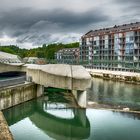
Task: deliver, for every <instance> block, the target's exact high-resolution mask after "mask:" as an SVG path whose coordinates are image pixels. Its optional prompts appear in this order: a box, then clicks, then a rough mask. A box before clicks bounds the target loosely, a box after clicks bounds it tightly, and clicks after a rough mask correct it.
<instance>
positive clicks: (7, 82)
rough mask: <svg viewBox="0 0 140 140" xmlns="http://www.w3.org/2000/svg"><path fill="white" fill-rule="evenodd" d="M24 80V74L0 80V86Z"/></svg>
mask: <svg viewBox="0 0 140 140" xmlns="http://www.w3.org/2000/svg"><path fill="white" fill-rule="evenodd" d="M25 81H26V76H21V77H14V78H9V79H4V80H0V88H2V87H7V86H13V85H17V84H22V83H24V82H25Z"/></svg>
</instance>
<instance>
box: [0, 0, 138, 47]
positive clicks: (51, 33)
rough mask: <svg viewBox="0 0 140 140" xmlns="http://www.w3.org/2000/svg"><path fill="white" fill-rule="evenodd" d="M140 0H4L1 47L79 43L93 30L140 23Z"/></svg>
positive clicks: (0, 2)
mask: <svg viewBox="0 0 140 140" xmlns="http://www.w3.org/2000/svg"><path fill="white" fill-rule="evenodd" d="M139 7H140V0H0V44H1V45H8V44H14V45H18V46H20V47H25V48H32V47H37V46H41V44H44V43H47V44H49V43H56V42H63V43H69V42H74V41H78V40H79V39H80V36H81V35H83V34H84V33H86V32H88V31H89V30H91V29H98V28H104V27H109V26H114V25H115V24H124V23H130V22H139V21H140V8H139Z"/></svg>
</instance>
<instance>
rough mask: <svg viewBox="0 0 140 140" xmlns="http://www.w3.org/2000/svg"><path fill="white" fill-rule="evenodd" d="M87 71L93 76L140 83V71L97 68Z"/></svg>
mask: <svg viewBox="0 0 140 140" xmlns="http://www.w3.org/2000/svg"><path fill="white" fill-rule="evenodd" d="M87 71H88V72H89V73H90V74H91V76H92V77H98V78H103V79H110V80H116V81H124V82H128V83H135V84H140V73H135V72H124V71H110V70H97V69H87Z"/></svg>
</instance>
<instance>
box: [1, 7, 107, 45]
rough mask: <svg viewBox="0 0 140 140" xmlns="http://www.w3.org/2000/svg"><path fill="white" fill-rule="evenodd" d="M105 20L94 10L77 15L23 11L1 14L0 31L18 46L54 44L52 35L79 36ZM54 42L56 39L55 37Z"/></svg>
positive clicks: (54, 11)
mask: <svg viewBox="0 0 140 140" xmlns="http://www.w3.org/2000/svg"><path fill="white" fill-rule="evenodd" d="M98 13H100V14H98ZM108 19H109V17H108V16H106V15H104V14H103V13H102V11H99V10H97V9H95V10H94V9H93V10H89V11H88V12H81V13H76V12H70V11H68V10H64V9H55V10H52V11H48V10H34V9H29V8H23V9H16V10H12V11H10V12H3V13H0V30H1V32H3V33H5V34H7V35H9V36H10V37H17V38H18V39H17V42H19V43H24V42H33V44H36V45H39V44H42V43H46V41H49V40H50V41H54V40H53V39H52V38H53V37H52V36H53V34H55V33H64V34H67V33H69V32H75V31H77V32H79V33H80V32H82V31H83V30H84V29H85V27H88V26H89V25H90V24H97V23H98V22H102V21H106V20H108ZM55 39H58V40H59V38H58V37H57V38H55ZM56 41H57V40H56Z"/></svg>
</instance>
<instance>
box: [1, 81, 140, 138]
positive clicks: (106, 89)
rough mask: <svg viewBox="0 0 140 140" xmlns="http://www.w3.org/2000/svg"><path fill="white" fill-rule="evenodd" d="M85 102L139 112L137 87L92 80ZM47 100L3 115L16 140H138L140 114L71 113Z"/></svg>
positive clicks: (83, 110) (64, 107) (61, 105)
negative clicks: (127, 108) (128, 108)
mask: <svg viewBox="0 0 140 140" xmlns="http://www.w3.org/2000/svg"><path fill="white" fill-rule="evenodd" d="M87 92H88V101H93V102H98V103H99V104H109V105H112V106H113V105H116V106H118V105H119V106H123V107H130V108H133V109H135V110H140V86H139V85H131V84H126V83H121V82H113V81H106V80H102V79H93V82H92V85H91V88H90V89H88V91H87ZM58 98H60V96H59V97H56V99H55V102H53V101H51V98H49V100H48V97H47V96H44V97H41V98H39V99H37V100H32V101H29V102H26V103H23V104H20V105H18V106H16V107H12V108H9V109H6V110H4V111H3V113H4V115H5V118H6V120H7V122H8V125H9V127H10V130H11V132H12V134H13V136H14V139H15V140H52V139H56V140H82V139H84V140H140V114H133V113H122V112H115V111H109V110H101V109H91V108H87V109H74V108H71V107H69V105H68V104H67V103H64V102H63V103H62V102H61V100H58V101H59V102H57V99H58Z"/></svg>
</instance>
